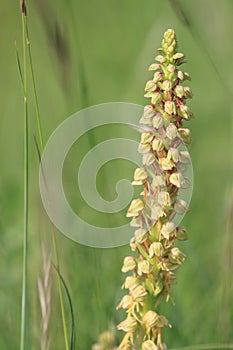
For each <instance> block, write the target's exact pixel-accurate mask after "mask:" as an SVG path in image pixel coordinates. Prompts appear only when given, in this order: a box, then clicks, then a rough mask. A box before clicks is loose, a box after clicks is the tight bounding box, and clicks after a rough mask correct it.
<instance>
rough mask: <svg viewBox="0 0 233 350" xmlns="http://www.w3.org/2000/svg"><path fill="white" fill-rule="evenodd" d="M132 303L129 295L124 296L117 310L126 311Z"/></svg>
mask: <svg viewBox="0 0 233 350" xmlns="http://www.w3.org/2000/svg"><path fill="white" fill-rule="evenodd" d="M132 303H133V298H132V297H131V295H124V296H123V298H122V299H121V301H120V303H119V304H118V305H117V308H116V309H117V310H119V309H128V308H129V307H130V306H131V305H132Z"/></svg>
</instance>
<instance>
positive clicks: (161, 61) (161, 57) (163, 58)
mask: <svg viewBox="0 0 233 350" xmlns="http://www.w3.org/2000/svg"><path fill="white" fill-rule="evenodd" d="M155 60H156V61H157V62H159V63H164V62H166V58H165V57H164V56H162V55H158V56H156V57H155Z"/></svg>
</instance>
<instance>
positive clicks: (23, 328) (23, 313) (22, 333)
mask: <svg viewBox="0 0 233 350" xmlns="http://www.w3.org/2000/svg"><path fill="white" fill-rule="evenodd" d="M22 39H23V66H24V72H23V91H24V237H23V281H22V305H21V331H20V350H24V349H25V332H26V297H27V250H28V104H27V59H26V31H25V16H24V14H22Z"/></svg>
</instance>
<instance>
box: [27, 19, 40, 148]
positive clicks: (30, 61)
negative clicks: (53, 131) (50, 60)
mask: <svg viewBox="0 0 233 350" xmlns="http://www.w3.org/2000/svg"><path fill="white" fill-rule="evenodd" d="M25 27H26V28H25V30H26V40H27V47H28V57H29V64H30V71H31V77H32V85H33V94H34V100H35V106H36V119H37V129H38V134H39V141H40V147H41V150H43V148H44V142H43V135H42V129H41V117H40V110H39V102H38V95H37V89H36V80H35V74H34V67H33V60H32V52H31V44H30V38H29V31H28V24H27V17H26V19H25Z"/></svg>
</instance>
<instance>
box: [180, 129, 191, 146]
mask: <svg viewBox="0 0 233 350" xmlns="http://www.w3.org/2000/svg"><path fill="white" fill-rule="evenodd" d="M178 132H179V136H180V137H181V139H182V140H183V141H184V143H186V144H189V143H191V141H192V139H191V132H190V130H189V129H186V128H179V129H178Z"/></svg>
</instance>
